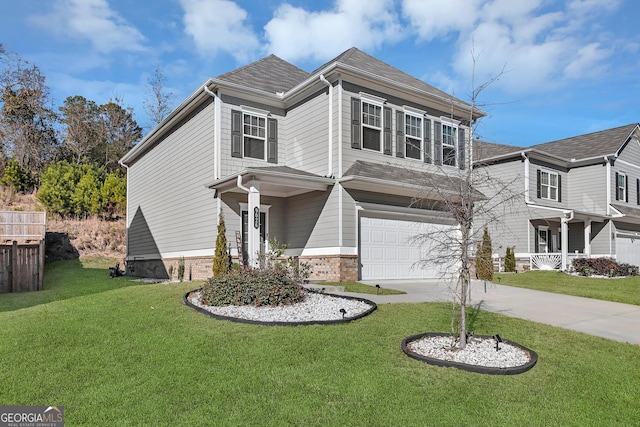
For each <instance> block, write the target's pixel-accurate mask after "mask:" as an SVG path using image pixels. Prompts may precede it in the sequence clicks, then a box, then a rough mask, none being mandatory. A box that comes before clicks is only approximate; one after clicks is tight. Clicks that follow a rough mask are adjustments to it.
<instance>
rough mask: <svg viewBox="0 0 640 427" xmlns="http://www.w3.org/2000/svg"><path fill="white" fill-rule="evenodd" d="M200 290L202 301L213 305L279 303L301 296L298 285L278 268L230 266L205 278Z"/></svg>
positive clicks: (290, 301) (300, 289)
mask: <svg viewBox="0 0 640 427" xmlns="http://www.w3.org/2000/svg"><path fill="white" fill-rule="evenodd" d="M201 292H202V300H203V302H204V303H205V304H208V305H215V306H222V305H255V306H256V307H258V306H265V305H266V306H279V305H287V304H293V303H296V302H300V301H302V299H303V298H304V292H303V289H302V287H301V286H299V285H298V284H297V283H295V282H294V281H293V280H292V279H291V278H290V277H289V276H288V275H287V273H286V272H285V271H283V270H281V269H266V270H250V269H239V270H235V269H234V270H231V271H230V272H229V273H227V274H225V275H223V276H220V277H212V278H210V279H209V280H207V282H205V284H204V286H203V288H202V291H201Z"/></svg>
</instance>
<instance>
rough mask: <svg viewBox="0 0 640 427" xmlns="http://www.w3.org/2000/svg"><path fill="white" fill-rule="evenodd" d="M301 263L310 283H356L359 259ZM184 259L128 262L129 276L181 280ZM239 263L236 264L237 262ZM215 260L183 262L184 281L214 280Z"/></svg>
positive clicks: (346, 257)
mask: <svg viewBox="0 0 640 427" xmlns="http://www.w3.org/2000/svg"><path fill="white" fill-rule="evenodd" d="M299 259H300V262H306V263H308V264H309V265H310V266H311V275H310V276H309V279H310V280H325V281H328V282H355V281H357V280H358V256H357V255H324V256H302V257H300V258H299ZM180 261H181V258H166V259H162V260H160V259H152V260H144V259H142V260H141V259H138V260H128V261H127V262H126V272H127V274H129V275H131V276H138V277H150V278H155V279H163V280H178V268H179V265H180ZM234 261H237V260H234ZM212 266H213V257H198V258H184V278H183V280H184V281H188V280H206V279H208V278H209V277H211V276H212V272H211V269H212Z"/></svg>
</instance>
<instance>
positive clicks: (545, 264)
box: [529, 252, 585, 270]
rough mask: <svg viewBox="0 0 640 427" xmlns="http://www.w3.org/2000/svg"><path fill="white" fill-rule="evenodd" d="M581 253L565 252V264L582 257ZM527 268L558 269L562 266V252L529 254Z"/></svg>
mask: <svg viewBox="0 0 640 427" xmlns="http://www.w3.org/2000/svg"><path fill="white" fill-rule="evenodd" d="M584 257H585V255H584V254H582V253H576V252H570V253H568V254H567V264H568V265H571V261H573V260H574V259H575V258H584ZM529 268H530V269H531V270H534V269H535V270H560V269H561V268H562V254H561V253H560V252H552V253H540V254H531V255H530V256H529Z"/></svg>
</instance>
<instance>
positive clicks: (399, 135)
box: [396, 111, 405, 157]
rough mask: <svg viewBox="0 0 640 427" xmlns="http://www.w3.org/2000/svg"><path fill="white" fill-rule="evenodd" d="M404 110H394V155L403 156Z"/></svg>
mask: <svg viewBox="0 0 640 427" xmlns="http://www.w3.org/2000/svg"><path fill="white" fill-rule="evenodd" d="M404 144H405V141H404V111H396V157H404V148H405V147H404Z"/></svg>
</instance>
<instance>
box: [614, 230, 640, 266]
mask: <svg viewBox="0 0 640 427" xmlns="http://www.w3.org/2000/svg"><path fill="white" fill-rule="evenodd" d="M616 261H618V263H621V264H622V263H624V264H631V265H635V266H640V239H632V238H629V237H621V236H617V237H616Z"/></svg>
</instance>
